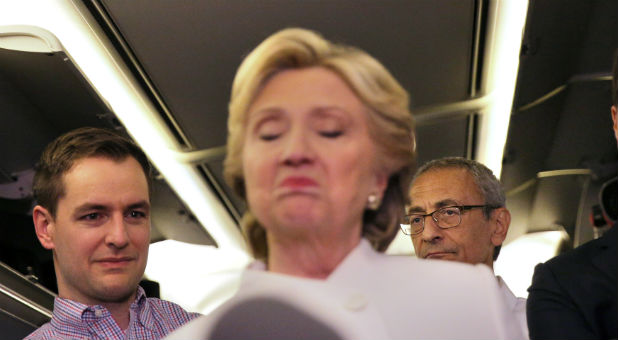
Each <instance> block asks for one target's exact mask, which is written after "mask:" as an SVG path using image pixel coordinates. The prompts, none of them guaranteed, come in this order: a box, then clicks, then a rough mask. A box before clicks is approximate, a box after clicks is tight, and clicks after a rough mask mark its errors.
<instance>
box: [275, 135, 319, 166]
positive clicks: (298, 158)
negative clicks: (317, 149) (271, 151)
mask: <svg viewBox="0 0 618 340" xmlns="http://www.w3.org/2000/svg"><path fill="white" fill-rule="evenodd" d="M310 138H311V137H310V136H309V134H308V133H307V132H306V131H304V129H302V128H297V129H293V130H292V131H290V134H289V135H288V136H287V138H285V140H284V147H283V154H282V161H283V164H285V165H288V166H301V165H305V164H311V163H312V162H313V160H314V153H313V149H312V146H311V141H310V140H309V139H310Z"/></svg>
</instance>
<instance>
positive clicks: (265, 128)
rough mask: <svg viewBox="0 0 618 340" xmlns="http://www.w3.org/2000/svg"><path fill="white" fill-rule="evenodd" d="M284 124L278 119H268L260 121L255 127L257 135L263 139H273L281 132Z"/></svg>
mask: <svg viewBox="0 0 618 340" xmlns="http://www.w3.org/2000/svg"><path fill="white" fill-rule="evenodd" d="M284 129H285V124H284V123H283V122H282V121H281V120H278V119H270V120H266V121H264V122H262V123H261V124H260V125H259V126H258V128H257V135H258V137H259V138H260V139H261V140H263V141H266V142H268V141H273V140H275V139H277V138H279V136H281V134H283V132H284Z"/></svg>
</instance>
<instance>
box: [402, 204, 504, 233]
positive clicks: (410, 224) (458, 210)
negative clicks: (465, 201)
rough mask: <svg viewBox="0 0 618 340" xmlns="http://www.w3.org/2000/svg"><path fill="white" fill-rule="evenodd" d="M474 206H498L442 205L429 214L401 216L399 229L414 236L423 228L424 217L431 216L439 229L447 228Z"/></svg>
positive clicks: (458, 221)
mask: <svg viewBox="0 0 618 340" xmlns="http://www.w3.org/2000/svg"><path fill="white" fill-rule="evenodd" d="M476 208H488V209H496V208H499V206H495V205H456V206H450V207H443V208H440V209H438V210H436V211H434V212H431V213H429V214H408V215H405V216H404V217H403V221H402V222H401V224H400V226H401V230H402V231H403V233H404V234H406V235H412V236H416V235H419V234H420V233H422V232H423V230H424V229H425V217H427V216H431V219H433V220H434V222H436V225H437V226H438V227H440V228H441V229H449V228H454V227H456V226H458V225H459V224H460V223H461V214H462V213H463V212H464V211H466V210H471V209H476Z"/></svg>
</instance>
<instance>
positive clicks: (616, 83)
mask: <svg viewBox="0 0 618 340" xmlns="http://www.w3.org/2000/svg"><path fill="white" fill-rule="evenodd" d="M612 97H613V104H614V106H616V107H618V48H617V49H616V50H615V51H614V68H613V70H612Z"/></svg>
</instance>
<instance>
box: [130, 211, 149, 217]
mask: <svg viewBox="0 0 618 340" xmlns="http://www.w3.org/2000/svg"><path fill="white" fill-rule="evenodd" d="M129 217H131V218H144V217H146V213H144V212H142V211H137V210H133V211H131V212H129Z"/></svg>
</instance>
